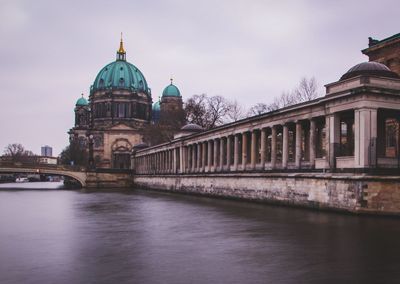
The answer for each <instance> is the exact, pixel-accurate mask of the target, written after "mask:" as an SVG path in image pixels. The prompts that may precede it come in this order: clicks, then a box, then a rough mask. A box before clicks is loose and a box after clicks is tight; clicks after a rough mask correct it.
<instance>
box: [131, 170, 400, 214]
mask: <svg viewBox="0 0 400 284" xmlns="http://www.w3.org/2000/svg"><path fill="white" fill-rule="evenodd" d="M399 181H400V178H391V179H390V180H388V179H386V178H384V177H372V176H354V175H349V176H346V175H333V174H323V173H321V174H260V173H258V174H214V175H136V176H135V177H134V185H135V187H140V188H147V189H156V190H165V191H174V192H181V193H191V194H201V195H209V196H218V197H226V198H237V199H244V200H254V201H262V202H269V203H280V204H287V205H295V206H303V207H310V208H320V209H332V210H341V211H348V212H353V213H380V214H389V215H393V214H395V215H400V182H399Z"/></svg>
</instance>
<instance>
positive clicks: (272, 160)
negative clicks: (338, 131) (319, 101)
mask: <svg viewBox="0 0 400 284" xmlns="http://www.w3.org/2000/svg"><path fill="white" fill-rule="evenodd" d="M318 121H319V120H318V119H311V120H298V121H295V122H289V123H284V124H276V125H271V126H267V127H259V128H253V129H251V130H247V131H243V132H235V133H231V134H225V135H223V133H221V135H220V136H218V137H211V138H209V137H207V136H206V135H204V136H205V137H201V136H200V137H198V138H197V141H191V140H190V139H188V140H187V141H179V143H174V142H172V143H171V144H169V145H168V147H165V146H164V147H159V149H153V150H151V151H147V153H146V154H141V155H139V156H137V157H135V158H134V163H135V166H134V168H135V170H136V172H137V173H139V174H158V173H160V174H168V173H171V174H176V173H203V172H230V171H255V170H258V171H260V170H278V169H303V168H304V169H310V168H313V167H314V165H315V159H316V157H317V145H316V140H317V137H316V136H317V131H316V127H317V122H318ZM319 122H321V121H319ZM322 122H323V123H325V122H324V121H322ZM324 127H325V126H324Z"/></svg>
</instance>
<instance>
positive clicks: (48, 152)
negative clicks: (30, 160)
mask: <svg viewBox="0 0 400 284" xmlns="http://www.w3.org/2000/svg"><path fill="white" fill-rule="evenodd" d="M41 154H42V156H46V157H53V148H51V147H50V146H48V145H45V146H42V151H41Z"/></svg>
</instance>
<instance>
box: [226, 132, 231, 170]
mask: <svg viewBox="0 0 400 284" xmlns="http://www.w3.org/2000/svg"><path fill="white" fill-rule="evenodd" d="M231 152H232V141H231V137H230V136H227V137H226V170H227V171H230V170H231V163H232V162H231Z"/></svg>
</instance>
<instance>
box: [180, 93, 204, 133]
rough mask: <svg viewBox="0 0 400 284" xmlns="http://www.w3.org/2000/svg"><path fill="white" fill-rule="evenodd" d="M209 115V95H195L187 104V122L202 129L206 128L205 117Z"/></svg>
mask: <svg viewBox="0 0 400 284" xmlns="http://www.w3.org/2000/svg"><path fill="white" fill-rule="evenodd" d="M206 113H207V95H206V94H201V95H194V96H192V97H191V98H189V99H188V100H187V101H186V103H185V114H186V121H187V122H189V123H195V124H198V125H200V126H201V127H205V126H206V122H205V121H204V120H205V116H206Z"/></svg>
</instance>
